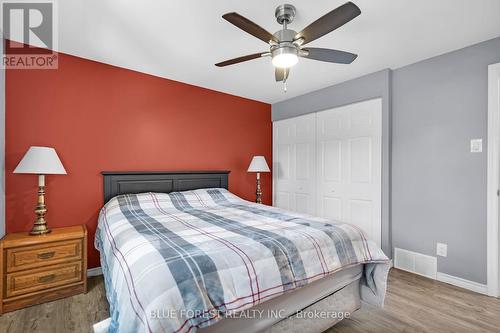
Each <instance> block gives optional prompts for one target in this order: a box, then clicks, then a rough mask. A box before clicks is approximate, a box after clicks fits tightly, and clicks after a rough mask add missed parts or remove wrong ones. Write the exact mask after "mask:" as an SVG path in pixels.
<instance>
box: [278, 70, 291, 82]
mask: <svg viewBox="0 0 500 333" xmlns="http://www.w3.org/2000/svg"><path fill="white" fill-rule="evenodd" d="M289 74H290V68H278V67H276V69H275V70H274V77H275V78H276V82H280V81H283V80H286V79H288V75H289Z"/></svg>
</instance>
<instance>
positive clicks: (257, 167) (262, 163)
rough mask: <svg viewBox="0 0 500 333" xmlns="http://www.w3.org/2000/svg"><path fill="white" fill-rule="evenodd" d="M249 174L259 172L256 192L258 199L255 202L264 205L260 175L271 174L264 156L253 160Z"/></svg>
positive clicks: (255, 157)
mask: <svg viewBox="0 0 500 333" xmlns="http://www.w3.org/2000/svg"><path fill="white" fill-rule="evenodd" d="M248 172H257V191H256V192H255V194H256V195H257V198H256V200H255V202H256V203H262V191H261V189H260V173H261V172H271V170H270V169H269V166H268V165H267V163H266V159H265V158H264V156H254V157H253V158H252V162H250V166H249V167H248Z"/></svg>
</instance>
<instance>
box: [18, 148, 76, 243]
mask: <svg viewBox="0 0 500 333" xmlns="http://www.w3.org/2000/svg"><path fill="white" fill-rule="evenodd" d="M14 173H29V174H37V175H38V203H37V205H36V208H35V214H36V216H37V218H36V221H35V224H34V225H33V229H31V231H30V235H43V234H46V233H49V232H50V229H49V228H47V221H45V214H46V213H47V207H46V206H45V175H49V174H51V175H65V174H66V170H65V169H64V166H63V165H62V163H61V160H59V157H58V156H57V153H56V150H55V149H54V148H50V147H30V149H28V151H27V152H26V154H25V155H24V157H23V159H22V160H21V162H19V164H18V165H17V167H16V169H15V170H14Z"/></svg>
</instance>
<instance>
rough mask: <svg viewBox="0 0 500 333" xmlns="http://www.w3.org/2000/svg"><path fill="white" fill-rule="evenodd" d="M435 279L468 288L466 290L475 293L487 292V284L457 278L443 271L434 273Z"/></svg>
mask: <svg viewBox="0 0 500 333" xmlns="http://www.w3.org/2000/svg"><path fill="white" fill-rule="evenodd" d="M436 280H438V281H441V282H444V283H449V284H452V285H454V286H457V287H460V288H464V289H468V290H471V291H474V292H476V293H480V294H484V295H487V294H488V286H487V285H485V284H481V283H477V282H474V281H469V280H466V279H462V278H459V277H456V276H453V275H448V274H445V273H441V272H438V273H437V275H436Z"/></svg>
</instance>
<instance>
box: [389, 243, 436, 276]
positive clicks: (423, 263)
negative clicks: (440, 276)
mask: <svg viewBox="0 0 500 333" xmlns="http://www.w3.org/2000/svg"><path fill="white" fill-rule="evenodd" d="M394 267H395V268H398V269H402V270H404V271H408V272H411V273H415V274H418V275H422V276H425V277H428V278H431V279H434V280H435V279H436V274H437V258H436V257H431V256H428V255H425V254H421V253H417V252H412V251H408V250H403V249H400V248H395V249H394Z"/></svg>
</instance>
